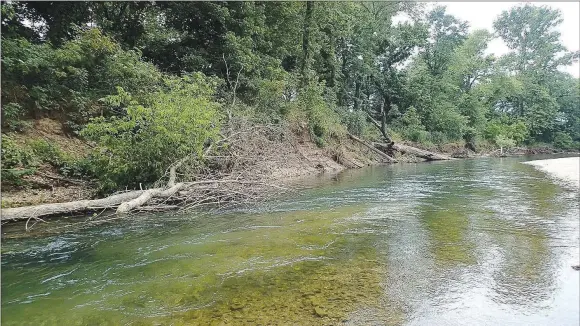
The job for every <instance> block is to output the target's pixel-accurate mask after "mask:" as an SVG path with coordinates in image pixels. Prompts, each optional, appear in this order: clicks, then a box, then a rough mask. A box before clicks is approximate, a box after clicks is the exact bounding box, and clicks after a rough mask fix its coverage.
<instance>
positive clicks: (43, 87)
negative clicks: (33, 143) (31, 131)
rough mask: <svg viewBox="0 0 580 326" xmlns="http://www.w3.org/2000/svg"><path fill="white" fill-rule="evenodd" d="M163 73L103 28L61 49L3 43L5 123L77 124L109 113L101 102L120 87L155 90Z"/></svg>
mask: <svg viewBox="0 0 580 326" xmlns="http://www.w3.org/2000/svg"><path fill="white" fill-rule="evenodd" d="M160 77H161V74H160V73H159V72H158V71H157V70H156V69H155V67H153V66H152V65H151V64H148V63H145V62H143V61H141V59H140V54H139V53H138V52H135V51H123V50H122V49H121V48H120V46H119V45H118V44H117V43H115V42H114V41H113V40H112V39H111V38H109V37H107V36H104V35H103V34H102V33H101V31H99V30H98V29H89V30H86V31H83V32H82V33H80V34H79V36H78V37H77V38H75V39H73V40H71V41H68V42H65V43H64V44H63V45H62V47H60V48H53V47H52V46H51V45H50V44H47V43H43V44H33V43H31V42H29V41H27V40H25V39H21V38H19V39H5V38H3V39H2V103H3V107H2V120H3V121H2V122H3V125H4V126H5V127H10V128H12V129H19V125H18V124H19V121H20V120H21V119H22V118H24V117H26V116H37V115H44V114H49V115H53V116H58V115H59V114H60V113H61V112H64V113H65V114H66V115H68V120H69V122H70V124H71V126H74V125H75V124H78V123H84V122H86V121H87V120H88V118H90V117H92V116H95V115H99V114H103V113H104V112H103V107H102V106H101V105H99V103H98V102H97V101H96V99H98V98H99V97H101V96H104V95H106V94H111V93H112V92H114V90H115V87H118V86H120V87H123V88H124V89H127V90H129V91H132V92H135V93H147V92H150V91H153V90H154V89H155V87H156V86H157V85H158V84H159V81H160Z"/></svg>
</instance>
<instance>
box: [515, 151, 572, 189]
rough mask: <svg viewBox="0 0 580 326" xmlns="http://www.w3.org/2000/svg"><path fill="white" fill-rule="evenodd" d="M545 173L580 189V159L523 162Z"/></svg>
mask: <svg viewBox="0 0 580 326" xmlns="http://www.w3.org/2000/svg"><path fill="white" fill-rule="evenodd" d="M523 163H524V164H529V165H532V166H534V167H536V168H537V169H538V170H541V171H544V172H546V173H547V174H549V175H550V176H552V177H553V178H555V179H557V180H559V181H560V182H562V183H563V184H565V185H567V186H571V187H576V188H580V157H565V158H557V159H551V160H537V161H529V162H523Z"/></svg>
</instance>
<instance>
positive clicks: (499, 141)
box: [495, 135, 516, 148]
mask: <svg viewBox="0 0 580 326" xmlns="http://www.w3.org/2000/svg"><path fill="white" fill-rule="evenodd" d="M495 143H496V145H497V146H499V147H501V148H504V147H506V148H510V147H514V146H515V145H516V141H515V140H513V139H511V138H508V137H506V136H504V135H499V136H497V137H495Z"/></svg>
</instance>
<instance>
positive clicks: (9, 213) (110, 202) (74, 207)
mask: <svg viewBox="0 0 580 326" xmlns="http://www.w3.org/2000/svg"><path fill="white" fill-rule="evenodd" d="M143 192H144V191H143V190H135V191H130V192H125V193H122V194H117V195H112V196H109V197H106V198H101V199H94V200H79V201H73V202H68V203H54V204H44V205H36V206H26V207H16V208H6V209H2V218H1V220H2V222H5V221H16V220H27V219H29V218H39V217H43V216H49V215H57V214H67V213H74V212H80V211H88V210H92V209H104V208H114V207H117V206H118V205H120V204H122V203H124V202H126V201H130V200H133V199H135V198H137V197H139V196H141V194H143Z"/></svg>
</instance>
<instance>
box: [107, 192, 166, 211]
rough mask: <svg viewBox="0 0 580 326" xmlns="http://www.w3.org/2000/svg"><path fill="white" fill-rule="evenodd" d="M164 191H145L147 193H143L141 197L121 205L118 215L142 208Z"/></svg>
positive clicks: (118, 208)
mask: <svg viewBox="0 0 580 326" xmlns="http://www.w3.org/2000/svg"><path fill="white" fill-rule="evenodd" d="M162 191H163V189H162V188H154V189H149V190H145V192H143V193H142V194H141V195H140V196H139V197H137V198H135V199H132V200H129V201H126V202H124V203H122V204H121V205H119V207H117V214H126V213H129V211H131V210H132V209H134V208H137V207H140V206H142V205H143V204H145V203H146V202H148V201H149V199H151V198H153V197H155V196H157V195H158V194H160V193H161V192H162Z"/></svg>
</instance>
